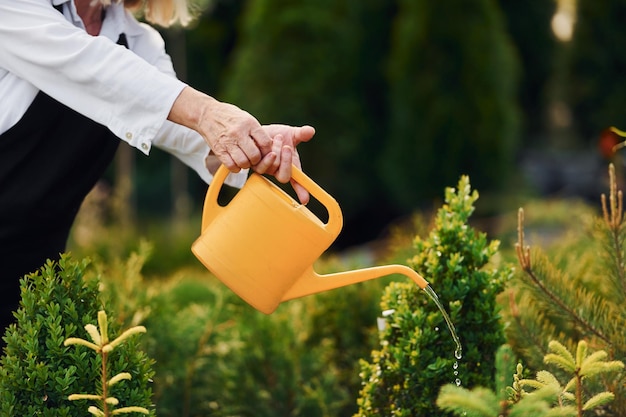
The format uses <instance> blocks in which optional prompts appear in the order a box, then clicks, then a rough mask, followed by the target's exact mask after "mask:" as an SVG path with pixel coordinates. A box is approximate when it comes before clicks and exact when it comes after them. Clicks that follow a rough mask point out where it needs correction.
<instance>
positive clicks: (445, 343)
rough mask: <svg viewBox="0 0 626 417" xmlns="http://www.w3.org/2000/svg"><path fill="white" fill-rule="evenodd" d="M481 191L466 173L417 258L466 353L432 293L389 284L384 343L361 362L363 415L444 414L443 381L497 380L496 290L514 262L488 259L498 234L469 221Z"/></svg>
mask: <svg viewBox="0 0 626 417" xmlns="http://www.w3.org/2000/svg"><path fill="white" fill-rule="evenodd" d="M477 198H478V193H477V192H476V191H474V192H471V189H470V184H469V179H468V178H467V177H462V178H461V180H460V181H459V183H458V189H457V190H455V189H453V188H448V189H447V190H446V199H445V201H446V204H445V205H444V206H443V207H442V208H441V209H440V210H439V212H438V213H437V217H436V219H435V226H434V229H433V230H432V231H431V233H430V235H429V236H428V238H427V239H425V240H423V239H421V238H420V237H417V238H416V240H415V246H414V248H415V255H414V257H413V258H412V259H411V260H410V263H411V265H412V266H413V268H414V269H415V270H417V271H420V272H421V273H422V274H423V275H424V276H425V277H426V279H428V280H429V281H430V283H431V285H432V287H433V288H435V289H436V291H437V292H438V293H439V298H440V300H441V302H442V304H443V305H444V306H445V307H446V308H447V309H448V310H449V312H450V316H451V318H452V321H453V322H454V324H455V326H456V328H457V330H458V333H459V336H460V339H461V342H462V344H463V360H462V361H459V362H458V363H457V362H456V358H455V357H454V352H455V345H454V343H453V340H452V338H451V337H450V335H449V334H448V332H446V330H445V329H446V324H445V322H444V319H443V317H442V315H441V313H440V311H439V310H438V308H437V307H436V306H435V304H434V303H433V302H432V300H430V299H428V298H427V297H425V294H422V293H419V291H418V288H417V287H416V286H415V285H414V284H411V283H392V284H390V285H389V286H388V287H387V289H386V291H385V293H384V295H383V299H382V302H381V307H382V309H383V310H386V311H388V312H392V314H390V315H388V317H387V324H386V326H385V329H384V330H383V331H382V332H381V334H380V342H381V345H380V348H379V349H378V350H375V351H373V352H372V360H371V362H365V361H362V363H361V369H362V371H361V379H362V383H363V387H362V390H361V393H360V398H359V399H358V405H359V412H358V414H357V416H358V417H365V416H381V415H384V416H416V415H438V414H440V411H439V410H437V408H436V407H435V406H434V403H435V399H436V397H437V394H438V392H439V388H440V387H441V386H442V385H444V384H446V383H448V382H450V381H454V380H455V378H457V377H458V378H460V382H459V383H462V384H463V385H465V386H469V387H472V386H475V385H482V386H489V387H492V385H493V378H494V355H495V352H496V350H497V349H498V347H499V346H500V345H501V344H502V343H503V342H504V333H503V329H502V324H501V323H500V322H499V318H500V316H499V315H498V307H497V305H496V296H497V294H498V293H499V292H500V291H501V290H502V287H503V285H504V282H505V280H506V279H507V278H508V276H509V275H510V274H511V269H510V268H509V267H507V266H502V267H500V268H499V269H496V268H495V267H494V266H493V265H491V266H490V267H488V266H489V262H490V261H491V259H492V258H493V257H494V256H495V255H496V254H497V250H498V242H497V241H491V242H489V241H488V240H487V237H486V235H485V234H483V233H479V232H477V231H475V230H474V229H472V228H471V227H469V226H468V224H467V221H468V219H469V217H470V215H471V214H472V212H473V211H474V202H475V201H476V199H477ZM455 364H456V366H458V370H457V372H458V376H457V375H456V374H455V373H454V372H455V370H456V366H455Z"/></svg>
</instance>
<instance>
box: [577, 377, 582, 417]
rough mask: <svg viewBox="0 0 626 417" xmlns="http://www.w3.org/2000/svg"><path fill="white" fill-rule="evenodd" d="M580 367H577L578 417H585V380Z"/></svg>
mask: <svg viewBox="0 0 626 417" xmlns="http://www.w3.org/2000/svg"><path fill="white" fill-rule="evenodd" d="M582 379H583V378H582V376H581V375H580V369H576V408H577V410H578V417H583V381H582Z"/></svg>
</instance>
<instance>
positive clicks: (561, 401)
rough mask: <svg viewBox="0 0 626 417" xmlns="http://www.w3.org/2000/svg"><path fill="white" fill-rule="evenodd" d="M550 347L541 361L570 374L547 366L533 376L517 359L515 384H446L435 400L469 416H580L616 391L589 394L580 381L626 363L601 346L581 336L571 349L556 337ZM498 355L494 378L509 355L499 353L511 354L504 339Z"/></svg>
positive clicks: (619, 368)
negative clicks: (594, 347) (592, 347)
mask: <svg viewBox="0 0 626 417" xmlns="http://www.w3.org/2000/svg"><path fill="white" fill-rule="evenodd" d="M548 351H549V352H550V353H548V354H547V355H546V356H545V357H544V362H545V364H546V365H555V366H556V367H558V368H559V369H561V370H563V371H565V372H566V373H567V375H568V378H569V380H567V382H565V383H564V384H563V383H561V382H560V381H559V379H558V378H557V377H556V376H555V375H554V374H552V373H551V372H549V371H546V370H541V371H539V372H537V375H536V378H535V379H527V378H524V376H523V374H524V369H523V367H522V365H521V364H519V363H518V364H517V367H516V371H515V374H514V375H513V378H514V380H513V384H512V385H511V386H509V387H506V389H505V390H501V391H500V395H497V394H496V393H494V392H492V391H490V390H488V389H485V388H482V387H479V388H475V389H473V390H468V389H466V388H462V387H457V386H455V385H452V384H449V385H446V386H445V387H443V388H442V389H441V392H440V394H439V397H438V398H437V405H438V406H439V407H440V408H441V409H442V410H446V411H450V412H453V413H454V414H456V415H458V416H469V417H517V416H520V417H521V416H530V415H532V416H533V417H554V416H563V417H566V416H567V417H582V416H584V415H585V413H587V412H591V411H593V410H595V409H596V408H598V407H601V406H603V405H605V404H608V403H609V402H611V401H613V400H614V399H615V394H614V393H613V392H610V391H602V392H598V393H596V394H594V395H591V396H589V395H587V393H586V390H585V389H583V382H584V383H585V385H587V386H588V385H591V384H592V381H593V380H594V379H598V378H599V377H600V376H601V375H602V374H612V373H616V372H621V371H622V370H623V369H624V364H623V363H622V362H620V361H607V360H606V359H607V353H606V352H605V351H603V350H599V351H596V352H594V353H589V350H588V346H587V342H585V341H584V340H581V341H580V342H579V343H578V346H577V349H576V353H575V354H572V353H570V351H568V350H567V348H566V347H565V346H563V345H562V344H561V343H559V342H557V341H554V340H553V341H551V342H550V344H549V346H548ZM497 356H498V357H499V358H500V360H496V364H497V367H496V373H497V378H498V379H503V378H505V376H504V374H505V373H508V372H509V369H510V368H509V366H510V360H508V361H507V360H503V359H502V357H503V356H506V357H508V358H511V357H512V356H513V354H512V350H511V348H510V347H509V346H507V345H504V346H502V347H501V348H500V349H499V350H498V355H497ZM503 394H505V395H504V396H503Z"/></svg>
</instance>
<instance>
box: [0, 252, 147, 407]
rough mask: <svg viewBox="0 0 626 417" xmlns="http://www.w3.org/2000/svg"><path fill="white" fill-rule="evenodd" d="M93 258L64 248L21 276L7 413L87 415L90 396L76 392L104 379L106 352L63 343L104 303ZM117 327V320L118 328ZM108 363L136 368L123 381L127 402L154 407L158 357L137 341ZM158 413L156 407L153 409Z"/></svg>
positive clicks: (4, 385) (3, 386) (4, 377)
mask: <svg viewBox="0 0 626 417" xmlns="http://www.w3.org/2000/svg"><path fill="white" fill-rule="evenodd" d="M88 267H89V261H87V260H82V261H75V260H73V259H72V258H71V257H70V256H69V255H67V254H64V255H63V256H62V257H61V259H60V260H59V261H58V262H52V261H48V262H47V263H46V265H45V266H43V267H42V268H41V269H40V270H39V271H37V272H36V273H34V274H30V275H28V276H26V277H24V278H23V279H22V280H21V297H22V298H21V302H20V307H19V308H18V310H17V311H16V313H15V318H16V323H14V324H12V325H11V326H10V327H9V328H8V329H7V331H6V333H5V336H4V340H5V342H6V348H5V352H4V353H5V354H4V356H3V357H2V360H1V368H0V416H2V417H14V416H43V417H79V416H80V417H83V416H84V415H85V407H84V404H83V403H82V401H77V402H74V401H70V400H69V399H68V396H69V395H70V394H73V393H77V392H81V391H82V390H84V389H85V387H97V386H98V384H100V383H101V373H100V369H101V366H102V362H101V359H100V357H99V356H97V357H93V356H90V355H88V354H87V353H88V352H87V350H86V349H76V348H73V347H67V346H64V345H63V342H64V341H65V340H66V339H67V338H69V337H71V336H72V335H74V334H76V332H77V330H78V329H80V328H84V327H85V326H86V325H88V324H90V323H92V320H93V318H94V317H96V316H97V313H98V311H100V310H101V309H103V307H104V306H103V305H102V301H101V298H100V291H99V287H100V280H99V277H97V276H95V275H94V274H93V271H92V270H91V268H88ZM111 327H112V330H113V331H116V327H115V326H111ZM113 353H114V355H111V356H110V360H109V361H108V365H107V368H108V370H109V371H110V372H111V374H112V375H116V374H119V373H121V372H125V371H126V370H127V369H128V370H131V371H130V372H131V373H132V380H130V381H125V382H126V383H125V384H118V385H116V386H115V388H116V391H115V397H116V398H117V399H118V400H119V401H120V403H122V404H134V405H137V406H141V407H144V408H147V409H150V408H152V407H151V394H152V391H151V389H150V386H149V381H150V378H151V377H152V370H151V361H150V360H149V359H148V358H147V356H146V355H145V354H144V353H143V352H142V351H141V350H139V348H138V345H137V343H136V342H135V341H134V340H128V343H125V344H124V345H122V346H119V347H118V348H117V349H115V351H114V352H113ZM151 414H152V415H153V414H154V412H153V411H151Z"/></svg>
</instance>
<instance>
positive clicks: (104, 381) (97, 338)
mask: <svg viewBox="0 0 626 417" xmlns="http://www.w3.org/2000/svg"><path fill="white" fill-rule="evenodd" d="M108 327H109V326H108V320H107V315H106V313H105V312H104V311H103V310H101V311H99V312H98V328H96V326H94V325H93V324H87V325H85V330H86V331H87V333H88V334H89V337H90V338H91V340H92V342H89V341H87V340H85V339H80V338H77V337H70V338H68V339H65V342H63V345H65V346H70V345H82V346H86V347H88V348H89V349H91V350H93V351H95V352H96V353H97V354H98V355H100V356H101V363H102V366H101V367H100V369H101V381H100V382H101V384H100V390H101V392H100V393H98V394H71V395H70V396H69V397H68V399H69V400H70V401H76V400H97V401H99V402H100V403H101V407H100V408H98V407H95V406H90V407H89V408H88V411H89V412H90V413H91V414H93V415H94V416H97V417H110V416H115V415H118V414H127V413H142V414H150V412H149V411H148V409H146V408H144V407H138V406H129V407H121V408H117V409H116V408H114V407H115V406H117V405H118V404H119V402H120V401H119V400H118V399H117V398H115V397H113V396H110V395H109V388H110V387H112V386H113V385H115V384H117V383H118V382H120V381H123V380H129V379H132V376H131V375H130V373H128V372H120V373H118V374H116V375H115V376H113V377H111V378H110V379H109V378H108V372H109V369H108V362H107V359H108V357H109V353H111V352H112V351H113V350H114V349H115V348H116V347H118V346H119V345H121V344H122V343H123V342H124V340H126V339H128V338H129V337H130V336H132V335H134V334H137V333H145V332H146V328H145V327H143V326H135V327H131V328H130V329H128V330H126V331H124V332H123V333H122V334H121V335H119V336H118V337H117V338H115V339H114V340H112V341H110V340H109V335H108V333H109V331H108Z"/></svg>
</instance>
